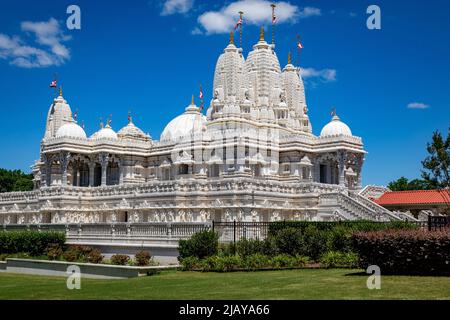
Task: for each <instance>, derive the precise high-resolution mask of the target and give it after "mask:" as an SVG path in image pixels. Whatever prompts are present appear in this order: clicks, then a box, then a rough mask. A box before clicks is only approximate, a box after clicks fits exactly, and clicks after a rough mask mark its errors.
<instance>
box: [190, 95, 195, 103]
mask: <svg viewBox="0 0 450 320" xmlns="http://www.w3.org/2000/svg"><path fill="white" fill-rule="evenodd" d="M191 105H195V101H194V95H192V99H191Z"/></svg>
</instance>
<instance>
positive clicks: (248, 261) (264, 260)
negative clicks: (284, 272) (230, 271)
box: [243, 253, 270, 270]
mask: <svg viewBox="0 0 450 320" xmlns="http://www.w3.org/2000/svg"><path fill="white" fill-rule="evenodd" d="M243 267H244V268H245V269H246V270H258V269H263V268H268V267H270V258H269V257H268V256H265V255H262V254H259V253H256V254H252V255H249V256H247V257H245V259H243Z"/></svg>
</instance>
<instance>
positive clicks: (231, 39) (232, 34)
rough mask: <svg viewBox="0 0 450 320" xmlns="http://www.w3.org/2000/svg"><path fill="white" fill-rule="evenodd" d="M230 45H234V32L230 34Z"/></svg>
mask: <svg viewBox="0 0 450 320" xmlns="http://www.w3.org/2000/svg"><path fill="white" fill-rule="evenodd" d="M230 44H234V32H233V31H231V32H230Z"/></svg>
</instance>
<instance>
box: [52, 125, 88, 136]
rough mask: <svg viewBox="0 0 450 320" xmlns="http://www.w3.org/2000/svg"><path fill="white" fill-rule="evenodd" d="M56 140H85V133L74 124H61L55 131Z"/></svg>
mask: <svg viewBox="0 0 450 320" xmlns="http://www.w3.org/2000/svg"><path fill="white" fill-rule="evenodd" d="M55 136H56V137H57V138H63V137H67V138H79V139H86V133H85V132H84V130H83V128H81V127H80V126H79V125H78V124H76V122H69V123H66V124H63V125H62V126H61V127H60V128H59V129H58V131H56V135H55Z"/></svg>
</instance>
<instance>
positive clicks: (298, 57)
mask: <svg viewBox="0 0 450 320" xmlns="http://www.w3.org/2000/svg"><path fill="white" fill-rule="evenodd" d="M299 43H300V35H299V34H297V57H296V60H297V61H296V62H295V64H296V65H297V67H298V68H300V47H299Z"/></svg>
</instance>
